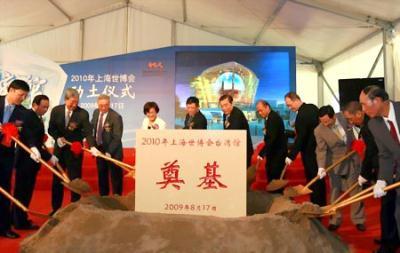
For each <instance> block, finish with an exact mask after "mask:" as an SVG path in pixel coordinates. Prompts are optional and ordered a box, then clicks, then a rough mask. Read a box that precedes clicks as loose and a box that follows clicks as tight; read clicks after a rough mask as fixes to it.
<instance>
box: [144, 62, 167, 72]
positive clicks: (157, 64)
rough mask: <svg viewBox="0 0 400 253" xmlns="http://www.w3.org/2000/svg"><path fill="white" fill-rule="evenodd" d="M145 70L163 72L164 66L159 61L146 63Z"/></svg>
mask: <svg viewBox="0 0 400 253" xmlns="http://www.w3.org/2000/svg"><path fill="white" fill-rule="evenodd" d="M147 68H148V69H152V70H154V69H159V70H163V69H164V64H163V63H162V62H160V61H157V62H148V63H147Z"/></svg>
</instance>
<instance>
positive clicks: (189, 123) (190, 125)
mask: <svg viewBox="0 0 400 253" xmlns="http://www.w3.org/2000/svg"><path fill="white" fill-rule="evenodd" d="M192 122H193V117H192V116H189V119H188V121H187V128H189V129H192Z"/></svg>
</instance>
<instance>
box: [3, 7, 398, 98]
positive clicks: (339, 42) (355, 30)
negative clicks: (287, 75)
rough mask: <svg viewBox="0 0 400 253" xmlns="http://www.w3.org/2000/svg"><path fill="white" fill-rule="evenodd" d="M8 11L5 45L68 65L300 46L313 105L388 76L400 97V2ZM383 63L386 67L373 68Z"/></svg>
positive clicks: (303, 89) (302, 82) (303, 80)
mask: <svg viewBox="0 0 400 253" xmlns="http://www.w3.org/2000/svg"><path fill="white" fill-rule="evenodd" d="M0 6H1V10H2V11H1V12H2V15H0V40H1V44H0V45H6V46H13V47H18V48H23V49H25V50H28V51H31V52H34V53H37V54H40V55H42V56H45V57H48V58H50V59H52V60H54V61H57V62H60V63H64V62H72V61H78V60H85V59H92V58H98V57H104V56H109V55H115V54H123V53H128V52H134V51H141V50H146V49H153V48H159V47H165V46H170V45H272V46H296V51H297V54H298V57H297V59H298V66H297V82H298V83H297V90H298V92H299V93H300V95H303V99H304V100H305V101H309V102H314V103H318V104H320V105H321V104H327V103H336V101H335V99H334V95H333V94H335V96H337V92H338V91H337V86H338V85H337V80H338V79H340V78H357V77H367V76H383V75H385V78H386V81H387V84H386V85H387V89H388V91H389V93H390V95H391V97H393V98H394V97H396V98H397V99H398V98H399V97H400V90H399V88H398V87H396V85H394V83H396V80H395V78H396V75H395V73H397V72H400V71H397V72H396V71H393V70H394V69H395V65H396V64H394V63H396V61H395V60H393V53H395V55H396V52H397V51H398V50H396V48H395V47H393V45H395V44H396V43H392V40H391V39H392V38H394V36H393V35H394V33H393V32H394V29H395V27H396V25H397V24H398V23H399V22H400V19H399V18H400V0H382V1H377V0H354V1H348V0H329V1H328V0H217V1H216V0H130V1H129V0H125V1H121V0H29V1H27V0H13V1H7V0H0ZM384 38H385V40H386V41H387V43H383V41H384ZM388 38H389V39H388ZM383 45H384V47H382V46H383ZM381 49H382V50H381ZM381 51H382V52H383V53H380V52H381ZM378 55H383V56H385V57H380V58H378V59H377V61H376V64H374V62H375V59H376V58H377V56H378ZM397 62H398V61H397ZM373 65H375V68H372V66H373ZM384 66H386V68H384ZM315 67H316V68H315ZM371 69H372V70H373V71H371ZM324 81H325V82H324ZM328 83H329V84H330V85H329V86H328V85H326V84H328ZM324 84H325V85H324ZM397 86H399V85H397ZM396 89H397V90H396ZM331 91H333V94H332V93H331Z"/></svg>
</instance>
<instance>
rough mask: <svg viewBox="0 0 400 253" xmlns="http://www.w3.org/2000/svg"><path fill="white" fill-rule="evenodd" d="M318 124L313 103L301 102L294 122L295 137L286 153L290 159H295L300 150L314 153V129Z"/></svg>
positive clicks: (316, 111)
mask: <svg viewBox="0 0 400 253" xmlns="http://www.w3.org/2000/svg"><path fill="white" fill-rule="evenodd" d="M318 124H319V117H318V107H316V106H315V105H313V104H306V103H303V104H302V105H301V106H300V108H299V111H298V112H297V116H296V121H295V124H294V128H295V130H296V138H295V140H294V143H293V147H292V149H291V150H290V153H289V154H288V157H289V158H290V159H292V160H295V159H296V156H297V154H298V153H299V152H300V151H301V152H306V153H307V154H312V153H315V147H316V142H315V137H314V129H315V128H316V127H317V126H318Z"/></svg>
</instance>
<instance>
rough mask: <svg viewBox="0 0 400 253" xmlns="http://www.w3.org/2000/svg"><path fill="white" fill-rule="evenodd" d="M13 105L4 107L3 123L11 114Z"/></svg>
mask: <svg viewBox="0 0 400 253" xmlns="http://www.w3.org/2000/svg"><path fill="white" fill-rule="evenodd" d="M11 109H12V108H11V106H10V105H7V106H6V107H4V115H3V123H7V122H8V120H9V119H10V116H11Z"/></svg>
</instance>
